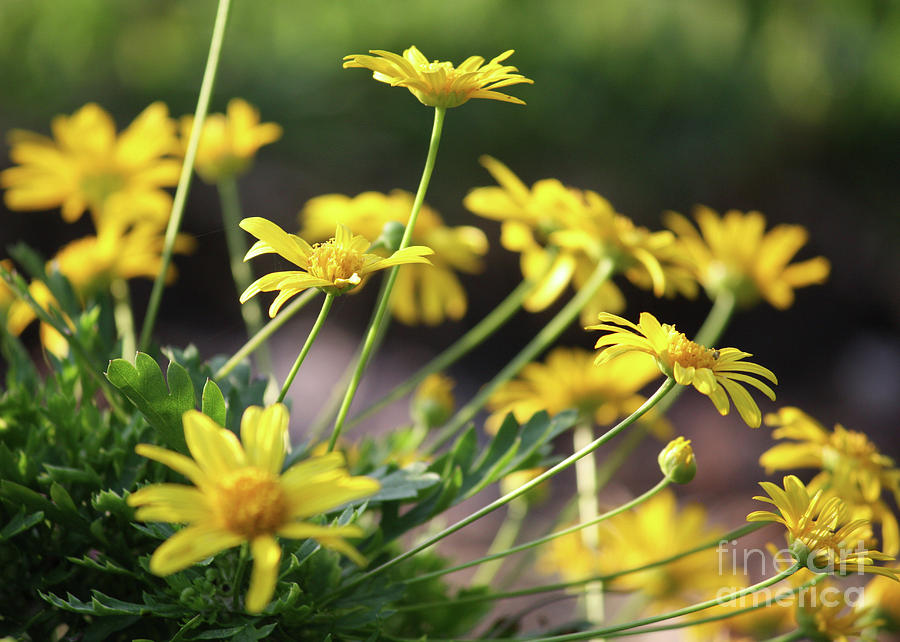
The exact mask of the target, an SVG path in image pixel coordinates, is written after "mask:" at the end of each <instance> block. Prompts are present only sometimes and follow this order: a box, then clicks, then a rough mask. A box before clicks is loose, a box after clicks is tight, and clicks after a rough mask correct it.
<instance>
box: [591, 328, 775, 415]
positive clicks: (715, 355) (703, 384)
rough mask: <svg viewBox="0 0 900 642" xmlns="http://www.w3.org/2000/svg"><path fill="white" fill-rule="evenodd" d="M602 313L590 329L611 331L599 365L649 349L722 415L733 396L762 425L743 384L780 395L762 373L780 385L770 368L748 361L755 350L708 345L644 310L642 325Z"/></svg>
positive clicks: (601, 346)
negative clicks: (695, 340) (698, 341)
mask: <svg viewBox="0 0 900 642" xmlns="http://www.w3.org/2000/svg"><path fill="white" fill-rule="evenodd" d="M598 318H599V320H600V322H601V323H600V324H599V325H590V326H587V328H586V329H587V330H602V331H605V332H609V333H610V334H607V335H605V336H603V337H600V339H598V340H597V343H596V345H595V346H594V347H595V348H599V349H600V350H601V351H600V354H599V355H597V359H596V361H595V363H596V364H597V365H598V366H599V365H602V364H604V363H606V362H607V361H609V360H610V359H614V358H615V357H618V356H619V355H622V354H625V353H626V352H635V351H637V352H644V353H646V354H649V355H650V356H652V357H654V358H655V359H656V365H657V366H658V367H659V369H660V371H661V372H662V373H663V374H665V375H666V376H668V377H672V378H673V379H675V381H676V382H677V383H679V384H681V385H683V386H688V385H693V386H694V388H696V389H697V391H698V392H700V393H701V394H704V395H706V396H708V397H709V398H710V399H711V400H712V402H713V404H714V405H715V406H716V409H717V410H718V411H719V413H720V414H722V415H727V414H728V411H729V410H730V408H731V404H730V403H729V401H728V398H729V397H731V400H732V401H733V402H734V405H735V407H736V408H737V410H738V413H740V415H741V419H743V420H744V422H745V423H746V424H747V425H748V426H750V427H751V428H759V425H760V423H762V413H760V411H759V407H758V406H757V405H756V402H755V401H754V400H753V398H752V397H751V396H750V393H748V392H747V390H746V389H745V388H744V386H743V385H742V384H748V385H751V386H753V387H754V388H756V389H757V390H760V391H761V392H762V393H763V394H765V395H766V396H767V397H769V399H772V400H773V401H774V400H775V393H774V392H773V391H772V389H771V388H770V387H769V386H768V385H767V384H766V383H764V382H763V381H761V380H760V379H758V378H756V377H764V378H766V379H768V380H769V381H771V382H772V383H775V384H777V383H778V379H776V377H775V375H774V374H773V373H772V371H771V370H769V369H768V368H764V367H763V366H760V365H758V364H755V363H750V362H749V361H744V359H745V358H746V357H751V356H753V355H751V354H750V353H749V352H743V351H741V350H738V349H737V348H721V349H718V350H716V349H712V348H707V347H705V346H702V345H700V344H699V343H695V342H693V341H691V340H690V339H688V338H687V337H686V336H685V335H684V333H682V332H678V331H677V330H676V329H675V326H671V325H669V324H661V323H660V322H659V321H658V320H657V319H656V317H654V316H653V315H652V314H650V313H649V312H642V313H641V316H640V320H639V321H638V323H637V325H635V324H634V323H632V322H631V321H628V320H627V319H623V318H622V317H620V316H617V315H615V314H610V313H608V312H601V313H600V314H599V315H598ZM620 326H624V327H620Z"/></svg>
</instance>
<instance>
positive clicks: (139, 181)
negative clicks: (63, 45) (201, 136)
mask: <svg viewBox="0 0 900 642" xmlns="http://www.w3.org/2000/svg"><path fill="white" fill-rule="evenodd" d="M52 129H53V138H47V137H45V136H40V135H38V134H33V133H31V132H27V131H21V130H14V131H13V132H12V133H11V134H10V137H9V142H10V145H11V146H12V149H11V151H10V158H11V159H12V160H13V162H14V163H17V164H18V166H17V167H11V168H9V169H6V170H3V171H2V172H0V187H5V188H6V193H5V194H4V200H5V202H6V205H7V207H9V209H11V210H43V209H51V208H55V207H60V208H61V211H62V217H63V219H64V220H66V221H68V222H72V221H75V220H77V219H78V218H80V217H81V215H82V213H83V212H84V211H85V210H86V209H90V211H91V214H92V215H93V217H94V220H95V223H97V222H99V220H100V219H101V218H107V219H108V218H112V219H116V220H124V221H135V220H136V219H141V220H152V221H154V222H156V223H157V224H160V225H161V226H164V225H165V221H166V220H167V219H168V216H169V212H170V210H171V208H172V198H171V196H169V194H168V193H166V192H165V191H164V190H163V189H162V188H164V187H169V186H172V185H175V184H176V183H177V182H178V174H179V172H180V170H181V161H179V160H176V159H174V158H169V157H168V155H169V154H171V153H172V152H174V151H175V150H176V139H175V123H174V122H173V121H172V120H171V119H170V118H169V110H168V108H167V107H166V106H165V105H164V104H163V103H161V102H156V103H153V104H152V105H150V106H149V107H147V108H146V109H145V110H144V111H143V112H141V113H140V114H139V115H138V117H137V118H135V119H134V121H133V122H132V123H131V125H129V126H128V127H127V128H126V129H125V130H124V131H122V133H121V134H119V135H118V136H117V135H116V126H115V123H114V122H113V119H112V117H111V116H110V115H109V114H108V113H107V112H106V111H104V110H103V108H101V107H100V106H98V105H96V104H94V103H89V104H87V105H85V106H84V107H82V108H81V109H79V110H78V111H77V112H75V113H74V114H73V115H72V116H57V117H56V118H54V119H53V123H52Z"/></svg>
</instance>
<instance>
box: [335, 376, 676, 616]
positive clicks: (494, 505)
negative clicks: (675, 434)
mask: <svg viewBox="0 0 900 642" xmlns="http://www.w3.org/2000/svg"><path fill="white" fill-rule="evenodd" d="M675 385H676V384H675V380H674V379H666V380H665V382H663V384H662V385H661V386H660V387H659V389H658V390H657V391H656V392H654V393H653V395H652V396H651V397H650V398H649V399H647V401H645V402H644V403H643V404H642V405H641V407H640V408H638V409H637V410H635V411H634V412H633V413H631V415H629V416H628V417H626V418H625V419H623V420H622V421H620V422H619V423H618V424H617V425H615V426H614V427H613V428H611V429H610V430H608V431H607V432H605V433H604V434H603V435H601V436H600V437H598V438H597V439H595V440H594V441H592V442H591V443H590V444H588V445H587V446H585V447H584V448H582V449H581V450H579V451H578V452H575V453H573V454H571V455H569V456H568V457H566V458H565V459H564V460H562V461H561V462H559V463H558V464H556V465H555V466H553V467H551V468H549V469H547V470H546V471H544V472H543V473H541V474H540V475H538V476H537V477H535V478H533V479H531V480H529V481H528V482H526V483H524V484H522V485H521V486H519V487H518V488H517V489H515V490H514V491H511V492H509V493H507V494H506V495H503V496H502V497H500V498H499V499H496V500H494V501H492V502H491V503H490V504H488V505H487V506H484V507H483V508H481V509H479V510H477V511H475V512H474V513H472V514H471V515H469V516H468V517H465V518H464V519H461V520H460V521H458V522H456V523H455V524H453V525H452V526H448V527H447V528H445V529H444V530H442V531H441V532H439V533H437V534H436V535H433V536H432V537H429V538H428V539H426V540H425V541H424V542H422V543H420V544H419V545H417V546H414V547H413V548H411V549H409V550H408V551H406V552H404V553H401V554H400V555H398V556H397V557H394V558H393V559H390V560H388V561H387V562H385V563H384V564H382V565H381V566H378V567H377V568H374V569H372V570H371V571H368V572H366V573H362V574H361V575H358V576H357V577H356V578H354V579H352V580H350V581H348V582H347V583H346V584H344V586H343V587H341V588H340V589H339V590H338V591H337V592H335V593H333V594H332V595H331V596H329V598H326V602H327V601H329V600H330V599H334V598H335V597H337V595H338V594H340V593H342V592H344V591H346V590H348V589H350V588H352V587H354V586H357V585H359V584H361V583H362V582H365V581H366V580H368V579H369V578H371V577H374V576H375V575H378V574H379V573H382V572H383V571H386V570H387V569H389V568H392V567H394V566H396V565H397V564H399V563H400V562H402V561H404V560H406V559H409V558H410V557H412V556H414V555H416V554H418V553H421V552H422V551H424V550H426V549H427V548H430V547H431V546H433V545H434V544H436V543H437V542H439V541H441V540H442V539H444V538H445V537H448V536H449V535H452V534H453V533H455V532H457V531H459V530H461V529H463V528H465V527H466V526H468V525H469V524H471V523H472V522H475V521H477V520H479V519H481V518H482V517H484V516H485V515H488V514H490V513H492V512H493V511H495V510H497V509H498V508H500V507H501V506H505V505H506V504H508V503H509V502H511V501H512V500H514V499H515V498H516V497H521V496H522V495H524V494H525V493H527V492H528V491H529V490H531V489H532V488H534V487H535V486H538V485H540V484H542V483H543V482H545V481H546V480H548V479H550V478H551V477H553V476H554V475H556V474H558V473H559V472H561V471H563V470H565V469H567V468H569V467H570V466H572V464H574V463H575V462H576V461H578V460H579V459H581V458H582V457H584V456H585V455H588V454H590V453H592V452H594V451H595V450H596V449H597V448H599V447H600V446H602V445H603V444H605V443H606V442H607V441H609V440H610V439H612V438H613V437H615V436H616V435H617V434H619V433H620V432H622V431H623V430H624V429H625V428H627V427H628V426H630V425H631V424H632V423H634V422H635V421H637V420H638V419H639V418H640V417H641V415H643V414H644V413H645V412H647V411H648V410H650V408H652V407H653V406H654V405H656V403H657V402H659V400H660V399H662V398H663V397H665V396H666V394H668V392H669V391H670V390H672V388H673V387H674V386H675ZM485 561H487V560H485Z"/></svg>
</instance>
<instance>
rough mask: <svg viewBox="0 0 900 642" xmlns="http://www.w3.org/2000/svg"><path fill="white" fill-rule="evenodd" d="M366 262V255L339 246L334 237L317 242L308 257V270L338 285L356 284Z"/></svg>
mask: <svg viewBox="0 0 900 642" xmlns="http://www.w3.org/2000/svg"><path fill="white" fill-rule="evenodd" d="M364 264H365V258H364V255H363V254H361V253H359V252H355V251H353V250H348V249H347V248H344V247H339V246H338V245H337V244H336V242H335V240H334V239H330V240H329V241H326V242H325V243H316V244H315V245H314V246H313V251H312V253H311V254H310V255H309V258H308V259H307V268H306V269H307V271H308V272H309V273H310V274H312V275H313V276H315V277H318V278H320V279H325V280H326V281H330V282H332V283H334V284H336V285H341V286H344V285H356V284H358V283H359V281H360V277H359V272H360V271H361V270H362V268H363V265H364Z"/></svg>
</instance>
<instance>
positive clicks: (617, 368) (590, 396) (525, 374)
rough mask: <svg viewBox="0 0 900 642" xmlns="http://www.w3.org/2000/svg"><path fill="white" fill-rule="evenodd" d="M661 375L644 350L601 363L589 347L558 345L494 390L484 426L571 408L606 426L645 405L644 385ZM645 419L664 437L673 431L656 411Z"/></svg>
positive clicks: (492, 425) (521, 420) (586, 417)
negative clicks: (509, 416)
mask: <svg viewBox="0 0 900 642" xmlns="http://www.w3.org/2000/svg"><path fill="white" fill-rule="evenodd" d="M657 377H659V369H658V368H657V367H656V365H655V364H654V363H653V359H651V358H649V357H647V356H645V355H639V354H633V355H629V356H627V357H623V358H622V359H618V360H616V361H615V362H613V363H610V364H609V366H608V367H606V368H597V367H595V366H594V355H593V354H592V353H591V352H590V351H588V350H584V349H581V348H555V349H554V350H552V351H551V352H550V354H548V355H547V358H546V359H545V360H544V362H543V363H538V362H535V363H529V364H528V365H527V366H525V367H524V368H522V371H521V372H520V373H519V375H518V376H517V377H516V378H514V379H513V380H511V381H508V382H506V383H504V384H503V385H501V386H499V387H498V388H497V390H495V391H494V393H493V394H492V395H491V397H490V399H489V400H488V408H489V409H490V410H491V411H492V413H491V416H490V417H488V419H487V421H486V423H485V427H486V428H487V430H489V431H496V430H498V429H499V428H500V425H501V424H502V423H503V419H504V417H506V415H507V414H508V413H510V412H511V413H513V416H515V418H516V421H518V422H519V423H524V422H526V421H528V420H529V419H530V418H531V417H532V415H534V414H535V413H537V412H540V411H541V410H546V411H547V412H548V413H550V415H556V414H558V413H560V412H562V411H564V410H568V409H570V408H576V409H577V410H578V411H579V412H580V413H581V415H582V417H583V418H584V419H586V420H588V421H592V422H593V423H595V424H596V425H598V426H607V425H610V424H612V423H614V422H615V421H616V420H617V419H620V418H623V417H627V416H628V415H630V414H631V413H632V412H634V411H635V410H637V409H638V408H640V406H641V404H643V403H644V401H646V399H645V398H644V397H643V396H641V395H640V394H639V391H640V389H641V388H643V387H644V386H645V385H646V384H647V383H649V382H650V381H652V380H653V379H655V378H657ZM641 420H642V421H645V422H646V423H647V425H648V426H649V427H651V429H652V430H653V432H654V434H656V436H658V437H660V438H666V437H668V436H669V435H670V434H671V431H672V427H671V425H670V424H669V422H668V421H666V420H665V418H663V417H656V416H654V415H653V413H652V411H651V412H650V413H648V414H647V415H644V417H642V419H641Z"/></svg>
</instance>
